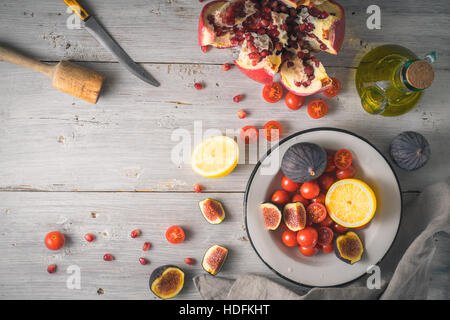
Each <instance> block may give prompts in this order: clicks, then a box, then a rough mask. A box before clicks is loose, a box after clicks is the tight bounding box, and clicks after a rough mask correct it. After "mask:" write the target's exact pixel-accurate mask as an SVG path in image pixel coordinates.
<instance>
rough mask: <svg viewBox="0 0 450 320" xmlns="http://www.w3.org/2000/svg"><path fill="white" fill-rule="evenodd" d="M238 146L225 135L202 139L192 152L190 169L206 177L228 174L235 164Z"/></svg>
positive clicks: (218, 176) (237, 157) (237, 156)
mask: <svg viewBox="0 0 450 320" xmlns="http://www.w3.org/2000/svg"><path fill="white" fill-rule="evenodd" d="M238 159H239V147H238V144H237V143H236V141H234V140H233V139H232V138H230V137H227V136H216V137H212V138H209V139H206V140H204V141H203V142H202V143H200V144H199V145H197V146H196V147H195V149H194V152H192V158H191V164H192V169H193V170H194V171H195V172H197V173H198V174H200V175H202V176H203V177H206V178H220V177H225V176H226V175H228V174H230V173H231V171H233V170H234V168H235V167H236V165H237V162H238Z"/></svg>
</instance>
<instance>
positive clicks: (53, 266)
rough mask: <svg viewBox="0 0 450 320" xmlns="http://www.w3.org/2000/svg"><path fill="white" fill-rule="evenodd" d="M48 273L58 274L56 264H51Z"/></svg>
mask: <svg viewBox="0 0 450 320" xmlns="http://www.w3.org/2000/svg"><path fill="white" fill-rule="evenodd" d="M47 272H48V273H55V272H56V264H51V265H49V266H48V267H47Z"/></svg>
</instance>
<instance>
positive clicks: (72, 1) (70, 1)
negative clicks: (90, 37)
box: [63, 0, 89, 21]
mask: <svg viewBox="0 0 450 320" xmlns="http://www.w3.org/2000/svg"><path fill="white" fill-rule="evenodd" d="M63 1H64V2H65V3H66V4H67V5H68V6H69V7H70V9H72V10H73V12H75V13H76V14H77V15H78V16H79V17H80V19H81V20H83V21H86V19H87V18H89V14H88V13H87V12H86V10H84V8H83V7H82V6H80V4H79V3H78V2H77V1H76V0H63Z"/></svg>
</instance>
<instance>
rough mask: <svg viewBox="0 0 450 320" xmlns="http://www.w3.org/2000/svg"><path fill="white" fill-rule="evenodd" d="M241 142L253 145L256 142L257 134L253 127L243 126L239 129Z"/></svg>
mask: <svg viewBox="0 0 450 320" xmlns="http://www.w3.org/2000/svg"><path fill="white" fill-rule="evenodd" d="M239 135H240V137H241V140H242V141H243V142H245V143H246V144H249V143H254V142H256V141H258V138H259V133H258V130H257V129H256V128H255V127H254V126H245V127H243V128H242V129H241V132H240V133H239Z"/></svg>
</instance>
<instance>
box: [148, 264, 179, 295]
mask: <svg viewBox="0 0 450 320" xmlns="http://www.w3.org/2000/svg"><path fill="white" fill-rule="evenodd" d="M183 286H184V272H183V270H181V269H180V268H178V267H177V266H173V265H165V266H161V267H159V268H156V269H155V270H154V271H153V272H152V274H151V275H150V290H151V291H152V292H153V293H154V294H155V295H156V296H157V297H159V298H161V299H170V298H173V297H175V296H176V295H177V294H178V293H179V292H180V291H181V289H183Z"/></svg>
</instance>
